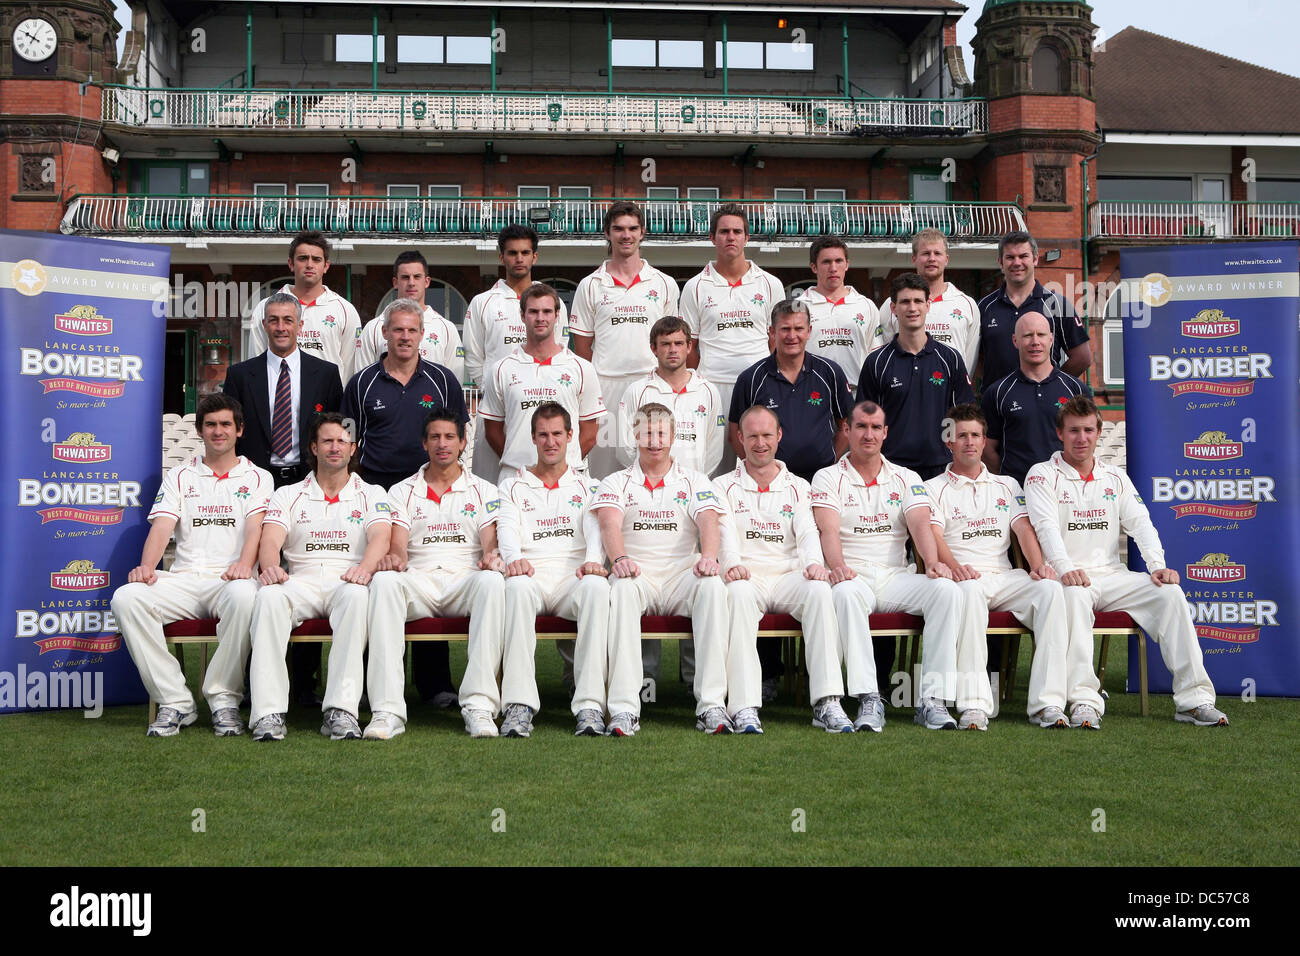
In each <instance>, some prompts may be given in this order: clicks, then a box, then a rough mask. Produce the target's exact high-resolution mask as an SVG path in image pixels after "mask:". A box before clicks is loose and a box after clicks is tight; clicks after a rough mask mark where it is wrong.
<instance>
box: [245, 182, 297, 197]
mask: <svg viewBox="0 0 1300 956" xmlns="http://www.w3.org/2000/svg"><path fill="white" fill-rule="evenodd" d="M264 189H265V190H275V189H279V190H280V191H279V192H278V193H277V192H263V191H262V190H264ZM253 195H254V196H288V195H289V184H288V183H253Z"/></svg>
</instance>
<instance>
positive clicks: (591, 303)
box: [569, 202, 678, 478]
mask: <svg viewBox="0 0 1300 956" xmlns="http://www.w3.org/2000/svg"><path fill="white" fill-rule="evenodd" d="M603 231H604V233H605V239H606V240H607V241H608V242H609V250H610V253H609V258H608V259H606V260H605V261H604V262H603V263H602V264H601V266H600V268H599V269H597V270H596V271H595V272H593V273H592V274H591V275H589V276H587V277H586V278H585V279H583V280H582V281H581V282H579V283H578V291H577V292H575V293H574V295H573V317H572V319H570V323H569V330H570V331H571V332H572V333H573V351H574V352H575V353H576V354H577V355H578V356H580V357H581V358H584V359H586V360H587V361H588V362H591V363H592V364H593V365H594V366H595V367H596V368H597V369H598V370H599V371H598V374H599V375H600V394H601V401H603V402H604V403H605V407H606V408H614V407H616V404H617V402H618V401H619V399H621V398H622V397H623V393H624V392H626V391H627V389H628V387H629V386H630V385H632V383H633V382H636V381H639V380H640V379H643V378H645V377H646V375H647V374H649V373H650V371H651V370H652V369H653V368H654V367H655V356H654V355H653V354H652V352H651V349H650V348H647V343H650V329H651V326H653V325H654V324H655V322H657V321H658V320H659V319H660V318H662V317H663V316H665V315H676V314H677V298H678V288H677V282H676V280H674V279H672V278H670V277H669V276H667V275H665V274H664V273H662V272H660V271H659V270H658V269H656V268H655V267H654V266H652V265H650V263H648V262H646V261H645V260H644V259H642V258H641V251H640V250H641V240H642V239H643V238H644V237H645V213H644V212H642V210H641V207H640V206H638V205H637V204H636V203H634V202H616V203H613V204H612V205H611V206H610V207H609V211H608V212H606V213H605V221H604V230H603ZM650 344H653V343H650ZM620 437H621V436H620V434H619V433H618V432H617V431H616V430H615V429H614V427H613V423H612V422H608V421H607V422H606V424H605V425H603V426H602V428H601V430H600V434H599V435H598V437H597V442H596V449H595V450H594V451H593V452H592V455H591V458H592V461H591V473H592V474H593V475H595V476H596V477H597V478H604V477H605V476H606V475H608V474H609V473H610V472H612V471H614V470H615V469H616V468H618V467H619V464H618V462H617V461H616V456H615V452H616V448H615V446H616V445H617V444H618V440H619V438H620Z"/></svg>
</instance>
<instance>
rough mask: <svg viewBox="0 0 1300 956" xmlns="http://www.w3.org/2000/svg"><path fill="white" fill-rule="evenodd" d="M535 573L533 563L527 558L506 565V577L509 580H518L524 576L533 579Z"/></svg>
mask: <svg viewBox="0 0 1300 956" xmlns="http://www.w3.org/2000/svg"><path fill="white" fill-rule="evenodd" d="M533 573H534V572H533V565H532V562H531V561H529V560H528V559H527V558H519V559H517V560H515V561H511V562H510V563H509V564H507V565H506V577H508V578H517V577H521V576H524V575H527V576H529V577H531V576H532V575H533Z"/></svg>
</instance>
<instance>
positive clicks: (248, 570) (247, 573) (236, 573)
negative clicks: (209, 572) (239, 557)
mask: <svg viewBox="0 0 1300 956" xmlns="http://www.w3.org/2000/svg"><path fill="white" fill-rule="evenodd" d="M252 576H253V566H252V565H251V564H241V563H240V562H238V561H236V562H235V563H234V564H232V565H231V566H230V567H228V568H226V573H225V574H223V575H221V580H223V581H245V580H247V579H248V578H251V577H252Z"/></svg>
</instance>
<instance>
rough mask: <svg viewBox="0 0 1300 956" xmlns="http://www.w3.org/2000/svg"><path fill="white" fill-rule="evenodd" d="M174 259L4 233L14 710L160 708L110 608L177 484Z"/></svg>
mask: <svg viewBox="0 0 1300 956" xmlns="http://www.w3.org/2000/svg"><path fill="white" fill-rule="evenodd" d="M169 258H170V253H169V251H168V250H167V249H164V248H159V247H156V246H142V245H135V244H133V243H125V242H105V241H102V240H97V239H80V238H71V237H65V236H58V235H50V234H48V233H20V232H4V231H0V356H2V358H0V366H2V367H3V372H2V373H0V394H3V401H4V408H5V416H4V421H5V426H6V427H5V429H4V437H3V445H4V448H3V453H2V454H0V488H3V489H4V506H3V508H0V515H2V516H3V517H2V518H0V521H2V522H3V524H0V546H3V547H4V548H5V549H6V552H7V553H6V557H5V561H4V565H5V567H4V574H3V575H0V613H3V615H4V618H3V619H4V620H5V621H6V622H7V627H6V632H5V635H4V637H5V638H6V639H5V640H4V641H3V642H0V713H7V712H13V711H22V710H39V709H44V708H50V707H77V708H81V709H85V710H87V711H91V710H97V709H98V708H100V707H103V706H105V705H110V704H120V703H130V702H142V701H144V700H145V697H146V695H145V691H144V687H143V686H142V685H141V683H140V679H139V676H138V674H137V673H136V669H135V666H134V665H133V664H132V662H131V657H130V655H129V654H128V652H127V650H126V647H125V646H124V645H123V643H122V638H121V636H120V635H119V634H118V633H117V630H116V628H117V625H116V622H115V621H114V620H113V614H112V611H111V610H110V608H109V600H110V598H111V597H112V595H113V591H114V590H115V589H116V588H118V587H120V586H121V585H122V584H125V583H126V576H127V573H128V572H129V571H130V570H131V568H133V567H135V566H136V564H137V563H138V562H139V560H140V551H141V548H142V546H143V544H144V539H145V536H146V535H147V533H148V530H149V525H148V522H147V521H146V516H147V514H148V510H149V509H148V507H147V506H148V505H149V503H150V502H151V501H152V500H153V499H152V496H153V494H154V492H155V491H156V490H157V488H158V485H159V482H160V481H161V474H160V472H161V467H162V461H161V458H162V455H161V448H162V374H163V354H164V336H165V322H166V319H165V316H164V311H163V302H164V301H165V292H166V279H167V272H168V266H169ZM160 290H161V292H160ZM155 303H157V305H155Z"/></svg>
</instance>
